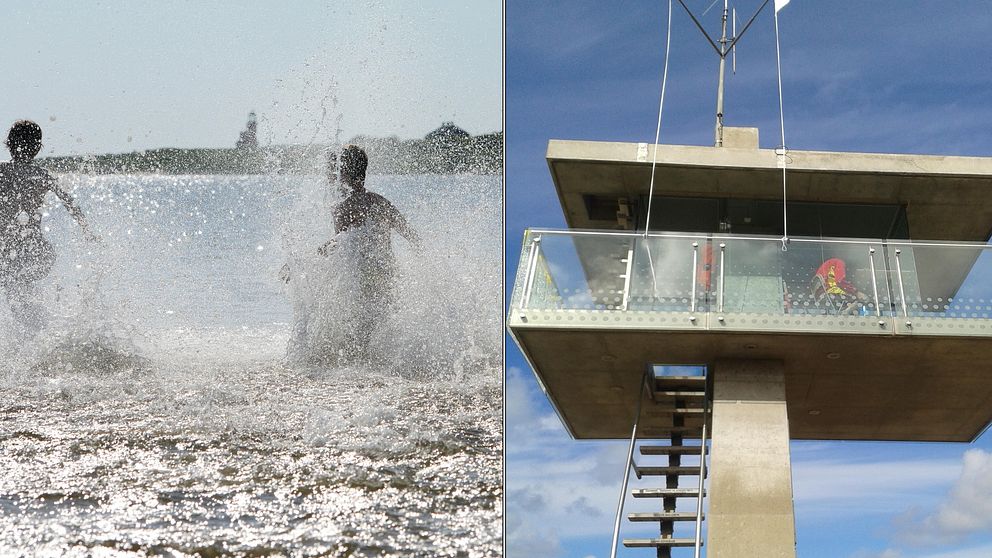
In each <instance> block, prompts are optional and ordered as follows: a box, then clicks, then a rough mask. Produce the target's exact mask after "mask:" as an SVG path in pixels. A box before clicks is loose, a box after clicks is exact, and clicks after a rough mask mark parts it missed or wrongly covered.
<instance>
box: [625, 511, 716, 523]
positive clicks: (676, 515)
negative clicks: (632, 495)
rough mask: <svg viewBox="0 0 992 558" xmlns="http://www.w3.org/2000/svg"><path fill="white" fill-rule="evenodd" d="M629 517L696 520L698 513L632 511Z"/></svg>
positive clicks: (648, 519)
mask: <svg viewBox="0 0 992 558" xmlns="http://www.w3.org/2000/svg"><path fill="white" fill-rule="evenodd" d="M704 516H705V514H704ZM627 519H629V520H630V521H695V520H696V514H695V513H693V512H648V513H631V514H627ZM703 519H705V517H703Z"/></svg>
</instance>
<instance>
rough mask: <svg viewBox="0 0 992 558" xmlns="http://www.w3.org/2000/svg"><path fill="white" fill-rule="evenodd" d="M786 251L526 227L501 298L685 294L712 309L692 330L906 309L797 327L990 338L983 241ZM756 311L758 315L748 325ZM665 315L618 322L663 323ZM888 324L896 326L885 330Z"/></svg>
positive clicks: (646, 304) (604, 307)
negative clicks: (508, 290)
mask: <svg viewBox="0 0 992 558" xmlns="http://www.w3.org/2000/svg"><path fill="white" fill-rule="evenodd" d="M694 245H695V246H694ZM787 248H788V250H786V251H783V250H782V243H781V239H780V238H778V237H767V238H762V237H734V236H727V235H698V236H697V235H692V234H667V233H652V234H651V235H650V236H649V237H644V236H642V235H638V234H623V233H596V232H591V231H583V232H578V231H547V230H535V231H530V232H528V233H527V236H526V238H525V241H524V245H523V253H522V255H521V259H520V265H519V267H518V275H517V281H516V284H515V286H514V289H513V293H512V295H511V296H512V305H513V307H514V308H523V309H544V310H592V311H608V312H623V311H635V312H648V313H652V312H657V313H668V312H679V313H684V312H690V311H692V309H693V300H694V299H695V311H696V313H704V314H705V313H715V312H719V314H720V315H719V316H714V317H713V318H714V319H713V320H712V321H710V320H699V321H694V322H693V323H694V326H693V327H698V326H699V325H701V324H702V325H704V327H714V326H716V324H718V323H719V324H720V325H719V326H716V327H720V328H724V329H725V328H727V327H730V328H733V329H747V328H749V327H751V325H752V324H754V325H755V327H757V328H759V329H760V328H764V329H775V328H776V327H786V328H794V327H795V326H796V325H797V323H798V322H795V321H793V322H790V321H789V320H790V319H792V318H794V317H795V316H810V317H814V316H823V317H827V316H848V315H850V316H857V315H860V316H863V317H875V316H879V317H881V318H884V319H888V318H891V317H902V316H904V315H905V317H908V318H914V317H916V318H927V319H926V320H921V319H917V320H909V321H906V322H905V323H904V322H903V321H898V322H897V323H892V322H885V323H881V324H876V323H875V320H860V321H850V320H847V321H836V320H834V321H831V320H826V321H823V320H819V319H815V318H814V321H812V322H810V321H808V320H806V321H803V322H802V325H803V327H805V328H809V327H811V328H813V329H815V330H817V331H821V330H823V328H828V329H829V328H835V329H836V328H841V329H845V330H851V331H852V332H855V331H857V332H862V333H864V332H872V331H883V330H884V331H889V332H892V333H895V334H926V335H992V321H989V320H992V246H987V245H985V244H974V245H968V244H964V243H941V242H915V243H914V242H911V241H890V242H883V241H881V240H876V239H864V240H862V239H857V240H855V239H813V238H793V239H791V241H790V242H789V243H788V245H787ZM872 250H874V252H873V251H872ZM897 250H898V257H897V254H896V251H897ZM721 266H722V269H721ZM694 295H695V297H694ZM721 297H722V308H721V307H720V302H721ZM904 305H905V310H904V309H903V307H904ZM735 315H739V316H755V318H749V319H748V320H747V321H741V320H735V319H733V316H735ZM757 315H765V316H767V318H761V319H758V321H754V319H757V318H756V316H757ZM778 317H782V318H783V319H782V320H778V319H777V318H778ZM642 318H643V320H642ZM717 318H719V319H717ZM772 318H776V319H772ZM532 319H534V318H533V317H532ZM538 319H551V318H546V317H545V318H538ZM558 319H560V318H554V320H558ZM656 319H657V321H655V320H656ZM665 319H666V318H665V317H664V316H659V317H657V318H652V317H650V316H648V317H638V318H636V319H635V320H634V321H633V322H632V321H631V320H630V319H628V320H625V321H623V322H620V321H618V322H617V323H625V324H626V323H644V324H670V323H673V322H666V321H665ZM569 321H570V320H565V321H564V322H562V323H567V322H569ZM579 321H581V320H579ZM910 322H911V323H910ZM576 323H578V322H576ZM679 323H687V322H679ZM745 324H746V325H745ZM889 324H892V325H894V326H896V329H895V330H892V329H886V327H887V325H889ZM664 327H668V326H667V325H666V326H664ZM852 328H853V329H852ZM872 328H875V329H874V330H873V329H872ZM878 328H881V329H878Z"/></svg>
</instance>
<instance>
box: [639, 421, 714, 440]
mask: <svg viewBox="0 0 992 558" xmlns="http://www.w3.org/2000/svg"><path fill="white" fill-rule="evenodd" d="M645 431H646V432H645V434H650V435H652V437H654V438H661V437H662V436H661V434H663V433H664V434H682V435H683V436H684V437H686V438H690V439H693V436H692V435H700V434H702V433H703V425H701V424H698V425H690V426H665V425H659V426H651V427H650V428H645ZM696 437H697V438H698V436H696Z"/></svg>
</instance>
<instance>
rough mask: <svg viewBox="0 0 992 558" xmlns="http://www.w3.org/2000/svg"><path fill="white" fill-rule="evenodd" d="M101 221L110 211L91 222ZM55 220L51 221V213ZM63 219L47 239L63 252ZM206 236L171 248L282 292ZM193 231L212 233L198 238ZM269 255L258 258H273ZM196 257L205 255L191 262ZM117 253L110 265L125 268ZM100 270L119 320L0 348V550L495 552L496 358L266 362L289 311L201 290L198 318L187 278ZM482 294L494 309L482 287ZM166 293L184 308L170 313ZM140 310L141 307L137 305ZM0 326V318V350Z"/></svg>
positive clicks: (266, 290)
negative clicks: (19, 349) (332, 364)
mask: <svg viewBox="0 0 992 558" xmlns="http://www.w3.org/2000/svg"><path fill="white" fill-rule="evenodd" d="M157 180H163V179H157ZM256 186H257V185H256ZM266 191H268V190H266ZM456 191H457V188H456ZM161 195H163V196H166V195H171V194H168V192H166V193H163V194H161ZM83 199H85V196H83ZM411 199H413V198H411ZM466 199H468V197H467V196H466ZM398 203H399V202H398ZM422 203H425V204H429V200H426V201H423V202H422ZM481 203H485V200H483V201H482V202H481ZM263 205H264V204H263ZM418 207H419V206H417V205H416V203H414V202H409V203H408V207H407V209H408V210H409V211H410V212H413V213H414V215H411V220H412V221H414V222H415V223H416V222H417V221H418V220H419V221H420V222H421V224H422V225H421V226H424V225H423V223H429V222H430V221H431V219H432V216H431V215H429V214H425V213H423V212H419V211H418ZM497 207H498V206H493V212H494V213H496V212H497V210H496V208H497ZM401 208H402V207H401ZM53 217H54V212H53ZM111 217H112V211H110V210H107V215H105V216H104V218H105V219H110V218H111ZM494 219H495V217H494ZM97 220H99V216H98V217H97ZM270 220H273V221H277V219H274V218H273V217H272V216H271V215H267V216H266V217H265V219H264V220H259V221H257V222H255V223H254V224H249V225H248V226H247V227H228V228H227V229H225V230H226V231H228V233H225V234H230V235H232V236H239V235H244V234H246V233H245V230H247V231H248V233H247V234H248V235H249V236H252V238H251V239H250V242H249V243H250V244H251V248H254V245H255V243H256V242H259V241H258V240H257V239H256V238H255V237H261V238H262V239H263V240H262V241H261V242H266V241H268V240H269V239H268V238H267V237H266V233H264V232H260V231H259V230H257V229H259V228H260V227H262V225H258V223H259V222H263V221H264V223H265V224H266V226H268V223H269V221H270ZM107 226H108V228H109V223H108V224H107ZM495 229H496V231H497V232H495V233H494V236H496V235H498V225H497V226H496V227H495ZM477 233H478V230H476V234H477ZM53 234H54V235H55V237H56V239H58V238H60V236H59V235H60V234H63V233H60V229H58V228H57V227H55V230H54V231H53ZM64 234H65V235H66V236H65V237H64V238H62V241H63V244H64V245H65V246H68V248H63V250H62V251H63V253H65V251H66V250H69V249H71V248H73V247H72V246H71V234H70V233H64ZM156 234H157V235H160V234H161V231H160V230H159V231H157V233H156ZM207 236H208V237H210V238H208V239H205V240H204V242H202V243H200V244H199V245H194V246H193V247H192V248H191V250H192V251H191V252H188V253H186V254H185V255H184V256H183V257H185V258H187V259H189V258H190V254H194V253H195V254H196V257H195V258H193V259H194V260H195V261H194V262H193V263H190V262H189V261H187V262H185V263H184V264H183V265H184V266H186V267H185V268H184V269H187V271H188V267H189V265H192V266H194V267H195V266H196V265H204V266H206V265H209V266H210V267H211V269H214V268H216V269H220V268H221V267H224V268H225V269H227V270H228V273H229V277H228V279H229V280H230V281H233V283H231V285H233V286H229V287H230V289H238V288H240V289H242V290H244V291H250V292H251V293H255V294H254V296H255V297H256V298H260V299H263V300H265V299H267V298H271V299H272V300H277V299H278V297H277V296H276V295H275V294H273V293H277V294H278V288H279V286H278V285H277V284H275V282H273V281H270V280H269V279H266V278H264V277H262V278H259V277H260V276H266V273H268V271H271V270H266V273H260V272H258V270H257V269H256V270H255V271H254V272H250V271H249V270H248V269H246V268H244V266H252V267H254V266H258V265H259V262H258V261H254V260H253V261H250V262H244V261H242V262H241V263H240V264H239V263H238V261H241V260H243V258H240V256H238V257H234V256H231V253H236V252H237V251H238V250H242V249H243V245H244V244H246V243H245V242H235V243H234V244H231V243H225V242H218V239H217V237H216V236H211V235H207ZM269 236H271V235H269ZM497 237H498V236H497ZM67 239H69V240H67ZM207 240H210V243H209V244H208V243H207ZM453 241H458V239H453ZM111 243H112V241H111ZM140 243H141V241H138V244H139V245H140ZM461 243H462V244H464V241H462V242H461ZM267 245H268V244H267ZM209 246H219V247H221V248H218V249H217V250H215V251H214V253H210V248H209ZM232 246H234V247H233V248H232ZM463 249H464V247H463ZM492 250H493V252H494V253H495V257H493V255H492V254H489V255H485V256H484V257H483V259H486V258H490V259H494V261H495V263H496V265H494V266H493V269H492V270H491V271H492V272H491V275H492V277H497V276H498V273H499V269H498V257H499V256H498V254H499V247H498V244H495V243H494V245H493V247H492ZM447 252H448V253H449V254H451V253H454V252H453V251H450V250H448V251H447ZM163 257H171V256H168V255H166V256H163ZM270 257H271V258H272V261H271V263H272V265H273V266H274V265H275V264H276V263H277V262H278V261H280V260H281V256H279V255H278V254H273V255H271V256H270ZM201 258H202V259H205V260H208V261H210V262H211V263H209V264H197V263H195V262H198V261H201ZM64 259H69V258H64ZM217 260H221V261H222V263H225V266H221V265H218V264H217ZM160 263H165V264H166V265H165V267H164V268H163V269H168V268H169V262H160ZM172 263H173V264H175V262H172ZM459 263H460V264H467V265H470V266H471V267H472V269H470V270H469V272H468V273H467V275H466V276H465V277H462V278H461V279H460V281H461V282H462V284H464V283H465V281H469V282H470V283H473V284H475V285H476V286H477V287H478V288H479V289H480V292H481V291H482V290H483V289H486V288H489V285H488V283H487V281H489V280H490V279H489V277H490V273H489V271H485V270H480V269H479V267H480V262H478V261H460V262H449V265H455V266H456V267H457V265H458V264H459ZM60 264H63V265H67V264H65V262H60ZM239 265H240V266H242V267H239ZM172 267H173V270H169V272H168V273H171V271H174V269H175V267H176V266H175V265H173V266H172ZM122 268H123V270H124V271H123V272H122V274H123V275H127V274H128V273H129V272H131V271H133V270H134V269H137V268H136V266H132V265H131V264H122ZM129 270H131V271H129ZM114 271H115V270H110V271H105V272H104V275H103V276H102V277H103V278H102V283H101V285H102V286H101V289H103V291H102V292H101V296H102V297H103V299H104V300H105V303H106V305H107V306H106V308H105V310H107V311H108V312H109V313H110V314H112V315H113V316H111V317H114V316H116V317H115V318H114V319H119V320H120V321H124V322H127V327H126V328H124V329H123V330H122V329H121V328H120V327H116V326H114V325H113V324H111V325H110V326H108V325H107V323H105V322H106V321H107V320H104V321H103V322H101V320H96V322H97V323H85V324H83V325H81V326H78V327H75V329H74V331H73V332H71V334H69V333H66V332H65V331H60V332H52V334H53V337H58V338H59V339H60V340H59V341H58V342H57V343H56V342H53V343H55V345H54V346H46V347H44V348H43V349H40V350H38V351H35V353H32V356H31V357H30V359H29V360H30V362H27V361H26V360H21V361H18V362H19V363H21V364H25V363H26V367H22V366H12V362H14V361H11V360H9V359H3V360H4V362H3V363H0V471H2V474H0V555H4V556H6V555H13V556H20V555H27V556H60V555H67V556H146V555H158V556H320V555H324V556H469V557H474V556H497V555H500V553H501V550H500V548H501V544H502V541H501V528H502V525H501V521H502V518H501V512H500V502H501V499H502V492H501V490H502V489H501V478H500V444H501V439H502V434H501V426H500V414H501V413H500V408H501V395H500V387H499V382H498V378H499V371H498V369H497V366H496V365H495V364H493V363H494V361H495V359H489V360H488V361H485V360H477V361H476V364H475V366H473V367H462V366H449V367H448V368H445V369H443V370H439V369H434V370H417V371H416V372H415V373H414V372H410V373H407V372H405V371H404V370H402V369H397V368H396V367H384V368H381V369H367V368H360V367H346V368H307V369H300V368H293V367H289V366H287V365H285V364H283V362H282V361H283V355H284V352H285V347H286V343H287V341H288V336H289V330H290V327H289V325H288V323H287V321H288V314H287V312H288V310H287V307H278V306H273V305H271V304H270V305H268V306H266V307H265V309H264V310H259V311H258V312H257V313H253V312H252V311H251V310H250V309H246V308H245V307H237V308H232V309H231V314H234V315H236V319H233V318H231V319H230V321H228V322H225V320H224V312H223V311H222V310H223V308H224V305H223V304H221V303H219V302H218V301H217V300H216V297H214V299H213V300H212V302H211V304H212V305H213V306H209V305H208V306H207V308H210V309H213V308H220V309H221V311H218V312H216V313H211V314H210V315H208V316H202V315H201V316H198V315H197V312H201V313H203V312H206V310H197V308H198V307H196V306H195V305H192V303H188V302H187V303H186V304H188V306H184V301H183V300H182V299H183V298H184V297H183V296H182V294H183V293H182V292H180V291H181V289H185V288H188V287H189V285H188V282H187V283H183V284H181V285H180V284H179V283H173V281H172V280H171V279H166V278H167V277H172V276H171V275H168V274H167V271H161V277H158V279H156V278H155V277H151V278H149V277H148V276H147V274H146V275H145V276H144V277H143V278H142V281H143V282H144V283H143V285H145V286H147V285H152V284H157V285H158V291H157V292H153V293H149V292H145V291H146V290H147V289H145V287H141V288H139V287H137V286H133V285H134V284H133V283H132V286H131V287H126V285H123V286H122V285H121V284H117V285H115V284H114V279H113V277H114V276H115V274H114ZM195 271H196V270H195V269H194V270H193V272H190V273H187V272H183V273H186V275H183V277H191V276H195V275H196V273H195ZM65 273H69V272H65ZM70 275H71V273H70ZM203 275H204V276H206V275H208V274H206V273H204V274H203ZM239 277H242V279H238V278H239ZM204 280H207V279H206V278H205V279H204ZM210 280H211V281H216V280H217V279H216V276H213V277H212V278H211V279H210ZM53 281H55V280H54V279H53ZM156 281H157V283H156ZM239 281H241V283H240V284H239V283H238V282H239ZM62 292H63V293H65V292H66V291H65V290H63V291H62ZM492 296H493V297H496V296H498V291H497V290H495V289H494V290H493V291H492ZM169 298H175V299H176V300H168V299H169ZM186 298H188V297H186ZM280 300H281V299H280ZM145 301H147V303H146V302H145ZM489 304H491V305H492V307H493V308H494V313H495V310H498V300H494V301H491V302H489ZM166 306H169V307H170V308H172V307H175V308H178V309H179V310H180V311H179V312H173V313H166V311H164V310H163V309H164V308H165V307H166ZM287 306H288V305H287ZM69 307H70V308H72V305H69ZM121 308H124V309H125V310H127V311H123V310H121ZM146 308H154V309H155V312H154V313H149V314H147V315H146V314H143V313H142V312H143V309H146ZM446 310H447V311H448V312H453V313H455V314H457V313H458V312H459V311H460V307H455V308H447V309H446ZM461 310H465V309H464V308H462V309H461ZM3 311H5V310H0V312H3ZM211 312H213V310H211ZM255 314H259V315H261V316H260V317H259V316H255ZM177 316H185V318H179V317H177ZM253 316H254V317H253ZM283 319H285V320H286V321H282V320H283ZM496 319H498V317H496ZM4 320H6V322H5V321H4ZM198 320H199V321H203V322H207V323H208V325H207V326H203V325H199V324H198ZM109 321H113V320H109ZM61 325H63V323H62V322H58V321H56V324H55V326H53V327H59V326H61ZM77 325H78V324H77ZM118 325H119V324H118ZM416 325H417V327H418V328H420V329H423V325H422V324H416ZM476 325H477V326H479V327H476V328H475V330H482V331H488V330H489V326H488V324H485V323H483V324H476ZM10 327H11V326H10V321H9V317H5V316H0V337H2V336H4V335H7V337H8V338H7V339H6V340H4V339H0V349H3V350H6V351H10V350H11V347H12V346H13V343H11V342H10ZM5 328H6V329H5ZM121 331H125V332H131V333H134V332H137V333H134V336H133V338H126V339H124V341H125V342H124V343H123V344H121V343H117V344H111V345H113V350H107V349H106V347H105V346H104V345H106V341H105V336H107V335H111V336H113V335H117V336H118V337H117V338H118V340H120V338H121V337H120V336H121V333H120V332H121ZM439 331H440V330H439ZM422 333H423V332H417V334H422ZM442 333H443V334H444V335H452V334H458V335H476V334H477V331H474V330H473V328H468V329H459V330H457V331H455V332H452V331H449V330H447V329H446V330H443V332H442ZM401 334H402V332H401ZM413 334H414V333H411V335H413ZM59 335H61V337H59ZM498 339H499V333H498V326H497V327H496V328H493V339H491V340H488V339H480V338H478V337H477V336H476V337H474V338H473V346H474V347H477V346H479V345H483V346H486V347H488V348H490V352H492V351H493V350H495V349H492V348H494V347H498ZM4 341H6V343H5V342H4ZM458 341H459V339H452V340H451V342H453V343H457V342H458ZM487 343H488V344H487ZM121 346H126V350H122V349H120V347H121ZM39 355H40V356H39ZM490 356H491V355H490ZM432 362H433V365H435V366H436V365H437V363H438V362H445V361H444V359H435V360H434V361H432ZM449 364H450V363H449ZM410 368H413V369H416V368H417V367H416V363H410Z"/></svg>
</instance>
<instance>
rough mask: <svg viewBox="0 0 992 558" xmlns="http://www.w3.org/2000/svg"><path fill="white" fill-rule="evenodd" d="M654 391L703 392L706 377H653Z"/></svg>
mask: <svg viewBox="0 0 992 558" xmlns="http://www.w3.org/2000/svg"><path fill="white" fill-rule="evenodd" d="M654 386H655V391H703V390H705V389H706V376H655V378H654Z"/></svg>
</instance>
